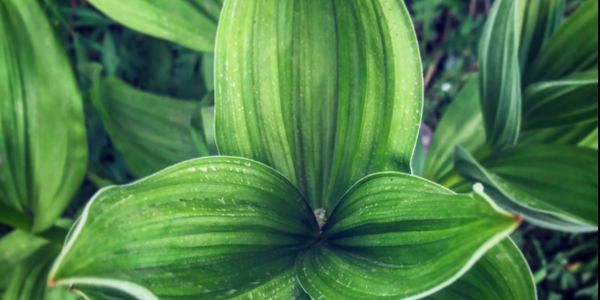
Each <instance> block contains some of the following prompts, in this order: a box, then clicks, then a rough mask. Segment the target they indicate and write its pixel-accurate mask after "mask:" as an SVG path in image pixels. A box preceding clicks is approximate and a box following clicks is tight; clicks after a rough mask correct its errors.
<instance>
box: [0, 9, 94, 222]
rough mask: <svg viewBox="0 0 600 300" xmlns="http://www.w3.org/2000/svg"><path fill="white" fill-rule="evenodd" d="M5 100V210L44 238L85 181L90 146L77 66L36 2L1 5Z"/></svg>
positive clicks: (0, 156) (1, 111) (0, 113)
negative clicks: (21, 216) (72, 65)
mask: <svg viewBox="0 0 600 300" xmlns="http://www.w3.org/2000/svg"><path fill="white" fill-rule="evenodd" d="M0 99H1V100H0V206H7V207H10V208H12V209H14V210H15V211H17V212H20V213H23V214H24V212H26V211H27V212H30V213H31V214H32V215H33V217H32V220H31V222H30V223H31V229H32V230H33V231H36V232H39V231H43V230H44V229H47V228H48V227H50V226H51V225H52V223H53V222H54V221H55V220H56V219H57V218H58V217H60V215H61V214H62V212H63V210H64V209H65V208H66V207H67V205H68V204H69V202H70V200H71V197H73V195H74V194H75V192H76V191H77V189H78V187H79V184H80V183H81V180H82V179H83V175H84V172H85V168H86V165H87V141H86V136H85V127H84V120H83V109H82V103H81V96H80V94H79V91H78V88H77V83H76V81H75V78H74V76H73V73H72V71H71V68H70V65H69V60H68V59H67V57H66V54H65V52H64V50H63V49H62V48H61V47H60V44H59V43H58V42H57V41H56V39H55V36H54V33H53V32H52V28H51V27H50V24H49V23H48V20H47V19H46V16H45V15H44V13H43V11H42V9H41V8H40V6H39V4H38V1H36V0H4V1H1V2H0ZM27 227H29V226H27ZM24 229H28V228H24Z"/></svg>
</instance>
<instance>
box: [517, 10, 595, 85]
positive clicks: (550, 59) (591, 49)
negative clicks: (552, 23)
mask: <svg viewBox="0 0 600 300" xmlns="http://www.w3.org/2000/svg"><path fill="white" fill-rule="evenodd" d="M597 68H598V1H597V0H587V1H586V2H584V3H583V4H582V5H581V6H580V7H579V8H578V9H577V11H575V12H574V13H573V14H571V15H570V16H569V18H568V19H567V20H566V21H565V22H564V23H563V24H562V25H561V26H560V27H559V28H558V29H557V30H556V32H555V34H554V35H553V36H552V37H551V38H550V40H548V42H547V43H546V44H545V45H544V46H543V47H542V49H541V51H540V53H539V55H538V56H537V58H536V59H535V61H534V62H533V64H532V65H531V66H530V67H529V70H528V72H527V73H526V78H525V82H526V83H527V84H531V83H534V82H539V81H553V80H558V79H560V78H562V77H564V76H566V75H569V74H572V73H576V72H582V71H586V70H589V69H597Z"/></svg>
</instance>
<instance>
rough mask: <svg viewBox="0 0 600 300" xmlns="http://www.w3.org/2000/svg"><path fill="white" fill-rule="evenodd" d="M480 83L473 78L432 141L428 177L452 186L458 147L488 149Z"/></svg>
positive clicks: (474, 149) (453, 102)
mask: <svg viewBox="0 0 600 300" xmlns="http://www.w3.org/2000/svg"><path fill="white" fill-rule="evenodd" d="M477 83H478V79H477V78H476V77H472V78H471V79H470V80H469V81H468V82H467V83H466V84H465V86H464V87H463V88H462V90H461V91H460V92H459V93H458V95H456V97H455V98H454V100H453V101H452V103H451V104H450V106H449V107H448V108H447V109H446V111H445V112H444V114H443V116H442V119H441V121H440V122H439V123H438V126H437V129H436V130H435V133H434V135H433V139H432V140H431V146H430V148H429V153H428V156H427V162H426V165H425V177H426V178H429V179H431V180H433V181H435V182H438V183H442V184H443V185H446V186H448V185H451V183H452V182H451V181H452V178H451V177H452V174H453V170H454V147H455V146H457V145H460V146H462V147H464V148H465V149H468V150H469V151H471V152H477V151H478V150H479V149H482V148H483V146H484V145H485V130H484V128H483V116H482V113H481V106H480V103H479V85H478V84H477Z"/></svg>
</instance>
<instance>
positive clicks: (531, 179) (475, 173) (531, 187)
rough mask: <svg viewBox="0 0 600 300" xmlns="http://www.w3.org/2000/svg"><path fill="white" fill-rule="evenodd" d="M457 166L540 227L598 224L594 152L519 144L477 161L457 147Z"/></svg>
mask: <svg viewBox="0 0 600 300" xmlns="http://www.w3.org/2000/svg"><path fill="white" fill-rule="evenodd" d="M456 155H457V162H456V164H457V169H458V170H459V172H460V173H461V174H463V175H464V176H465V177H466V178H469V179H471V180H473V181H476V182H481V183H482V184H484V185H485V186H486V188H487V189H486V190H487V191H488V193H489V194H490V195H491V196H492V197H493V198H494V200H496V201H497V202H498V203H500V204H501V205H503V206H505V207H506V208H508V209H510V210H513V211H516V212H518V213H520V214H522V215H524V216H525V217H526V218H527V219H528V221H530V222H532V223H535V224H537V225H540V226H544V227H548V228H551V229H555V230H563V231H574V232H580V231H596V230H597V228H598V175H597V174H598V151H597V150H592V149H585V148H580V147H574V146H558V145H552V146H520V147H515V148H512V149H508V150H506V151H502V152H499V153H496V154H494V155H492V156H490V157H489V158H487V159H485V160H484V161H483V162H482V163H481V164H480V163H479V162H477V161H476V160H475V159H474V158H473V157H472V156H471V155H470V154H469V153H468V152H467V151H465V150H464V149H460V148H459V149H457V153H456Z"/></svg>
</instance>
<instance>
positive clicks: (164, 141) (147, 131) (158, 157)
mask: <svg viewBox="0 0 600 300" xmlns="http://www.w3.org/2000/svg"><path fill="white" fill-rule="evenodd" d="M91 99H92V103H93V105H94V108H95V109H96V111H97V112H98V113H99V114H100V117H101V119H102V122H103V124H104V127H105V128H106V129H107V131H108V133H109V135H110V138H111V140H112V142H113V143H114V144H115V146H116V148H117V149H118V150H119V152H120V153H121V154H122V155H123V158H124V159H125V163H126V164H127V167H128V168H129V170H130V171H131V172H132V173H133V174H134V175H136V176H137V177H143V176H146V175H149V174H152V173H154V172H156V171H159V170H161V169H163V168H165V167H168V166H170V165H173V164H175V163H178V162H181V161H184V160H187V159H191V158H195V157H199V156H205V155H208V154H209V150H208V148H207V144H206V138H205V135H204V131H203V128H202V124H201V123H202V119H201V116H200V113H201V111H200V103H199V102H198V101H185V100H179V99H172V98H168V97H163V96H159V95H155V94H152V93H147V92H144V91H140V90H137V89H135V88H133V87H131V86H129V85H128V84H126V83H125V82H123V81H121V80H119V79H116V78H107V79H101V80H99V81H98V82H96V84H95V85H94V87H93V89H92V92H91ZM194 118H199V121H198V122H197V123H200V124H195V125H196V126H192V119H194Z"/></svg>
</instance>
